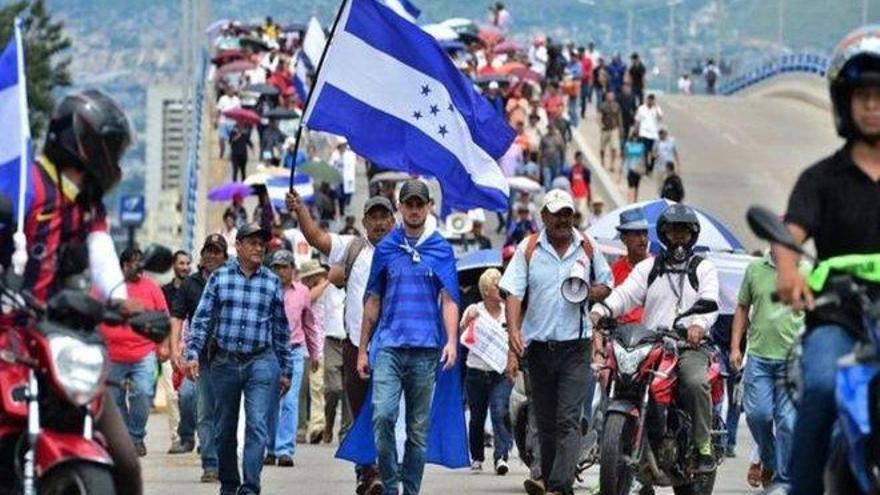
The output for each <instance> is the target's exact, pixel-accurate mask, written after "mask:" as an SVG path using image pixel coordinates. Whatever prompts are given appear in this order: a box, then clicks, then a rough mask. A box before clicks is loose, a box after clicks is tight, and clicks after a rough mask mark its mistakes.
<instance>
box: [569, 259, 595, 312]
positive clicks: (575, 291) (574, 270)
mask: <svg viewBox="0 0 880 495" xmlns="http://www.w3.org/2000/svg"><path fill="white" fill-rule="evenodd" d="M589 295H590V281H589V280H587V267H586V266H585V264H584V262H583V260H578V261H577V262H575V264H573V265H572V266H571V272H570V273H569V274H568V277H567V278H566V279H565V280H564V281H563V282H562V298H563V299H565V300H566V301H568V302H570V303H572V304H581V303H583V302H584V301H586V300H587V297H589Z"/></svg>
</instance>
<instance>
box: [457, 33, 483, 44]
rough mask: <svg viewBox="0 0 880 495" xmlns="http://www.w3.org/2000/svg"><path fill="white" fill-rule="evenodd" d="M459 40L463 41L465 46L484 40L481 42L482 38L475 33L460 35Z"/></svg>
mask: <svg viewBox="0 0 880 495" xmlns="http://www.w3.org/2000/svg"><path fill="white" fill-rule="evenodd" d="M458 39H459V40H461V42H462V43H464V44H465V45H471V44H474V43H482V42H483V40H481V39H480V37H479V36H477V35H476V34H474V33H458Z"/></svg>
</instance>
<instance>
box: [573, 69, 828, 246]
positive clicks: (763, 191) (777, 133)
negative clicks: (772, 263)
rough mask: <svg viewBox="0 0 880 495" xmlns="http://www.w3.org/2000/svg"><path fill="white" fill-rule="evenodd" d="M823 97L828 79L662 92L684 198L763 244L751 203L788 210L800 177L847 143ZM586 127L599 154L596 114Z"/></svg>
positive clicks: (650, 188)
mask: <svg viewBox="0 0 880 495" xmlns="http://www.w3.org/2000/svg"><path fill="white" fill-rule="evenodd" d="M825 95H826V93H825V90H824V82H823V80H822V79H819V78H816V77H812V78H811V77H807V76H799V77H789V78H785V79H780V80H773V81H771V82H769V83H767V84H765V85H763V86H761V87H756V88H754V89H752V90H750V91H748V92H747V93H744V94H743V95H742V96H730V97H711V96H705V95H694V96H682V95H660V96H658V98H657V101H658V103H659V105H660V107H661V108H662V109H663V112H664V115H665V118H664V124H665V125H666V126H667V127H668V128H669V130H670V133H671V135H672V136H673V137H675V139H676V140H677V141H678V146H679V154H680V157H681V161H682V176H683V180H684V185H685V202H687V203H691V204H693V205H695V206H698V207H701V208H704V209H706V210H707V211H709V212H710V213H712V214H714V215H715V216H717V217H718V218H719V219H720V220H721V221H722V222H723V223H725V224H726V225H728V226H730V228H732V229H733V232H734V233H735V234H736V235H737V236H738V237H739V238H740V239H741V240H742V242H743V243H744V244H745V245H746V247H747V248H749V249H754V248H760V247H763V245H762V244H761V243H760V242H759V241H758V240H757V239H756V238H755V237H754V236H753V235H752V234H751V232H750V231H749V229H748V226H747V224H746V222H745V212H746V210H747V209H748V207H749V206H750V205H752V204H756V203H757V204H762V205H765V206H767V207H769V208H771V209H773V210H775V211H779V212H782V211H783V210H784V208H785V204H786V201H787V198H788V194H789V193H790V192H791V189H792V187H793V186H794V182H795V180H796V179H797V176H798V174H799V173H800V172H801V171H802V170H803V169H804V168H806V167H807V166H809V165H810V164H812V163H814V162H816V161H817V160H819V159H821V158H823V157H825V156H827V155H829V154H831V153H832V152H833V150H835V149H837V148H838V147H839V146H840V144H841V141H840V140H839V138H838V137H837V135H836V133H835V131H834V126H833V123H832V119H831V113H830V111H829V110H828V108H827V96H825ZM580 130H581V132H582V134H583V135H584V136H585V137H586V138H587V139H586V141H587V145H588V146H589V147H590V148H592V150H593V151H595V152H596V153H595V154H596V155H597V156H598V152H597V151H598V143H599V131H598V126H597V124H596V117H595V114H594V113H593V114H591V115H590V116H589V119H588V122H587V123H585V124H583V125H582V126H581V129H580ZM640 189H641V190H640V199H643V200H644V199H650V198H651V197H653V196H652V195H655V187H654V181H653V180H649V181H647V183H646V181H645V180H644V179H643V187H641V188H640Z"/></svg>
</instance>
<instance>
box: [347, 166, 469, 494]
mask: <svg viewBox="0 0 880 495" xmlns="http://www.w3.org/2000/svg"><path fill="white" fill-rule="evenodd" d="M399 199H400V212H401V217H402V219H403V226H402V227H397V228H396V229H395V230H393V231H392V232H391V233H389V234H388V235H386V236H385V237H384V238H383V239H382V242H380V243H379V245H378V246H376V252H375V254H374V255H373V264H372V267H371V271H370V279H369V282H367V291H366V296H365V298H366V299H365V306H364V317H363V322H362V324H361V342H360V346H359V350H358V360H357V368H358V373H360V375H361V377H362V378H363V379H365V380H366V379H367V376H368V374H369V372H370V370H369V368H370V367H371V366H372V379H373V382H372V384H373V402H372V406H373V432H374V439H375V442H376V451H377V453H378V458H379V475H380V477H381V481H379V480H375V481H373V483H372V484H371V485H370V486H369V487H368V489H367V491H366V493H367V494H369V495H380V494H383V493H395V494H396V493H398V485H399V484H400V483H402V484H403V493H404V494H405V495H410V494H413V495H414V494H417V493H419V488H420V486H421V483H422V474H423V472H424V467H425V452H426V449H427V441H428V422H429V421H428V420H429V418H430V415H431V399H432V396H433V391H434V381H435V377H436V375H435V373H436V370H437V363H438V362H441V363H443V366H444V369H450V368H452V367H453V366H454V365H455V359H456V352H457V345H458V299H459V290H458V274H457V272H456V271H455V256H454V254H453V252H452V247H451V246H450V245H449V243H448V242H446V240H445V239H444V238H443V236H441V235H440V233H439V232H437V231H436V230H431V231H428V230H426V228H425V220H426V219H427V217H428V212H429V209H430V202H431V198H430V194H429V192H428V186H427V185H426V184H425V183H424V182H422V181H420V180H409V181H407V182H405V183H404V185H403V187H402V188H401V189H400V198H399ZM380 310H381V311H380ZM380 314H381V317H380ZM377 323H378V326H377ZM374 327H376V331H375V335H374V333H373V329H374ZM368 347H369V353H370V357H371V358H372V359H370V360H368V356H367V348H368ZM441 349H442V351H441ZM368 361H369V363H371V364H369V363H368ZM401 393H403V394H404V398H405V400H406V412H407V413H406V431H407V441H406V452H405V454H404V457H403V465H398V462H397V443H396V441H395V438H394V427H395V424H396V423H397V416H398V412H399V410H400V409H399V407H400V395H401Z"/></svg>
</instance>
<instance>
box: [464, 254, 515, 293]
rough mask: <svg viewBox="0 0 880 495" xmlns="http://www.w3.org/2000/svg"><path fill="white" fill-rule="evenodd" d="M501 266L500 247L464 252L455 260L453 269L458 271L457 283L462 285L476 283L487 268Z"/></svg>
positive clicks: (502, 264)
mask: <svg viewBox="0 0 880 495" xmlns="http://www.w3.org/2000/svg"><path fill="white" fill-rule="evenodd" d="M502 266H504V261H503V260H502V259H501V250H500V249H480V250H479V251H469V252H465V253H464V254H462V256H461V257H460V258H458V260H456V262H455V269H456V271H458V284H459V285H460V286H462V287H467V286H469V285H477V281H478V280H479V279H480V275H482V274H483V272H484V271H486V270H488V269H489V268H498V269H499V270H500V269H501V267H502Z"/></svg>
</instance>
